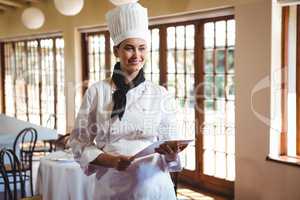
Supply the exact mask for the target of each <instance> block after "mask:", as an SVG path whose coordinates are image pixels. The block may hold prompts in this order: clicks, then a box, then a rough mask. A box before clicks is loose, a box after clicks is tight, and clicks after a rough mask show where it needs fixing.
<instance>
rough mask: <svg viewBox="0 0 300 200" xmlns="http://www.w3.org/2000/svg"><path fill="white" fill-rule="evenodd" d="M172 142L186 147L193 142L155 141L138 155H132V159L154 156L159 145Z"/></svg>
mask: <svg viewBox="0 0 300 200" xmlns="http://www.w3.org/2000/svg"><path fill="white" fill-rule="evenodd" d="M173 141H174V142H177V143H178V144H181V145H188V144H189V143H190V142H192V141H193V140H164V141H157V142H154V143H153V144H150V145H149V146H147V147H146V148H144V149H142V150H141V151H139V152H138V153H136V154H135V155H134V157H135V158H141V157H144V156H148V155H151V154H154V153H155V149H156V148H158V147H159V145H161V144H163V143H165V142H173Z"/></svg>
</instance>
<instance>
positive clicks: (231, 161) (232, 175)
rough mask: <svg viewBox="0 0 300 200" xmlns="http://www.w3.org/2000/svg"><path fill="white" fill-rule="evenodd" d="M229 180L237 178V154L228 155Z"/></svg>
mask: <svg viewBox="0 0 300 200" xmlns="http://www.w3.org/2000/svg"><path fill="white" fill-rule="evenodd" d="M226 179H227V180H229V181H234V180H235V156H234V155H227V177H226Z"/></svg>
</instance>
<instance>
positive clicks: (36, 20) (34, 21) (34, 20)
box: [22, 7, 45, 29]
mask: <svg viewBox="0 0 300 200" xmlns="http://www.w3.org/2000/svg"><path fill="white" fill-rule="evenodd" d="M22 22H23V24H24V26H26V28H28V29H38V28H40V27H42V26H43V24H44V22H45V16H44V13H43V12H42V11H41V10H40V9H38V8H34V7H30V8H26V9H25V10H24V11H23V13H22Z"/></svg>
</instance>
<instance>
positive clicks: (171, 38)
mask: <svg viewBox="0 0 300 200" xmlns="http://www.w3.org/2000/svg"><path fill="white" fill-rule="evenodd" d="M167 49H175V27H168V28H167Z"/></svg>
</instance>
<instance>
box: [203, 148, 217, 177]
mask: <svg viewBox="0 0 300 200" xmlns="http://www.w3.org/2000/svg"><path fill="white" fill-rule="evenodd" d="M215 156H216V155H215V152H214V151H209V150H204V153H203V173H204V174H206V175H210V176H213V175H214V174H215V167H216V166H215V164H216V163H215V160H216V158H215Z"/></svg>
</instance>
